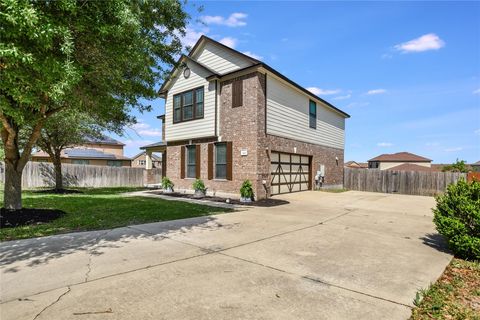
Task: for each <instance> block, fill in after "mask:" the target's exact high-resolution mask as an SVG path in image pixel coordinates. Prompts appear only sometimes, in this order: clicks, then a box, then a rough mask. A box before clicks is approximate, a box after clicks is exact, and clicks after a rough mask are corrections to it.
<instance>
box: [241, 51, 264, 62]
mask: <svg viewBox="0 0 480 320" xmlns="http://www.w3.org/2000/svg"><path fill="white" fill-rule="evenodd" d="M242 53H243V54H246V55H247V56H249V57H252V58H253V59H257V60H262V59H263V57H262V56H259V55H258V54H255V53H253V52H250V51H243V52H242Z"/></svg>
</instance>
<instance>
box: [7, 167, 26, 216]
mask: <svg viewBox="0 0 480 320" xmlns="http://www.w3.org/2000/svg"><path fill="white" fill-rule="evenodd" d="M22 169H23V168H22ZM22 173H23V170H20V171H17V170H16V169H15V166H14V165H13V164H12V163H9V162H8V161H5V192H4V199H3V205H4V207H5V209H7V210H20V209H22Z"/></svg>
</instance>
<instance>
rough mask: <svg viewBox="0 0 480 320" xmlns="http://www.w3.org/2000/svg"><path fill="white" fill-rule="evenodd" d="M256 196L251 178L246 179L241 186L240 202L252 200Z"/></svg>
mask: <svg viewBox="0 0 480 320" xmlns="http://www.w3.org/2000/svg"><path fill="white" fill-rule="evenodd" d="M254 197H255V194H254V193H253V187H252V183H251V182H250V180H245V181H243V183H242V187H241V188H240V202H252V201H253V199H254Z"/></svg>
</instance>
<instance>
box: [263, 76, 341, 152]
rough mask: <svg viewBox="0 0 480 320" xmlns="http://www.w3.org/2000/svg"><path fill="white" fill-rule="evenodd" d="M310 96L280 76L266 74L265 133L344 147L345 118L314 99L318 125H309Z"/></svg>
mask: <svg viewBox="0 0 480 320" xmlns="http://www.w3.org/2000/svg"><path fill="white" fill-rule="evenodd" d="M309 101H310V99H309V97H308V96H307V95H306V94H305V93H302V92H299V91H297V90H295V89H293V88H291V87H290V86H288V85H287V84H285V83H283V82H281V81H280V80H278V79H276V78H273V77H271V76H268V77H267V133H268V134H272V135H276V136H280V137H285V138H290V139H295V140H300V141H303V142H308V143H314V144H318V145H323V146H328V147H334V148H339V149H344V144H345V118H344V117H342V116H341V115H339V114H338V113H336V112H335V111H332V110H331V109H330V108H328V107H326V106H324V105H322V104H321V103H320V102H318V101H317V102H316V103H317V128H316V129H312V128H310V127H309Z"/></svg>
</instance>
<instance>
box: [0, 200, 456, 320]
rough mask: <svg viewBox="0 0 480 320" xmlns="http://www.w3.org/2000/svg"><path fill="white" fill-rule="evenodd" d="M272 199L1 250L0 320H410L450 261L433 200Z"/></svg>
mask: <svg viewBox="0 0 480 320" xmlns="http://www.w3.org/2000/svg"><path fill="white" fill-rule="evenodd" d="M280 198H281V199H285V200H287V201H288V202H289V204H285V205H281V206H276V207H269V208H251V209H248V210H244V211H240V212H233V213H228V214H222V215H217V216H210V217H202V218H193V219H187V220H177V221H172V222H165V223H154V224H146V225H137V226H131V227H127V228H119V229H114V230H106V231H95V232H83V233H74V234H66V235H60V236H52V237H45V238H37V239H30V240H22V241H12V242H5V243H2V244H1V245H0V254H1V255H0V268H1V269H0V271H1V305H0V308H1V314H0V315H1V317H0V318H1V319H2V320H7V319H18V320H20V319H29V320H31V319H196V320H198V319H289V320H291V319H406V318H408V317H409V316H410V310H411V307H412V306H413V304H412V301H413V299H414V297H415V293H416V292H417V290H418V289H420V288H425V287H427V286H428V285H429V284H430V283H431V282H434V281H435V280H436V279H437V278H438V277H439V276H440V275H441V273H442V272H443V270H444V268H445V267H446V265H447V264H448V262H449V261H450V259H451V255H450V254H449V253H447V252H445V251H444V250H443V249H442V248H443V247H444V246H443V243H442V242H441V239H440V238H439V237H438V235H437V234H436V232H435V229H434V226H433V224H432V222H431V220H432V213H431V210H430V208H431V207H432V206H433V205H434V199H433V198H429V197H419V196H402V195H387V194H378V193H365V192H354V191H350V192H345V193H339V194H334V193H325V192H313V191H312V192H302V193H295V194H289V195H285V196H282V197H280ZM113 214H114V213H113Z"/></svg>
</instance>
